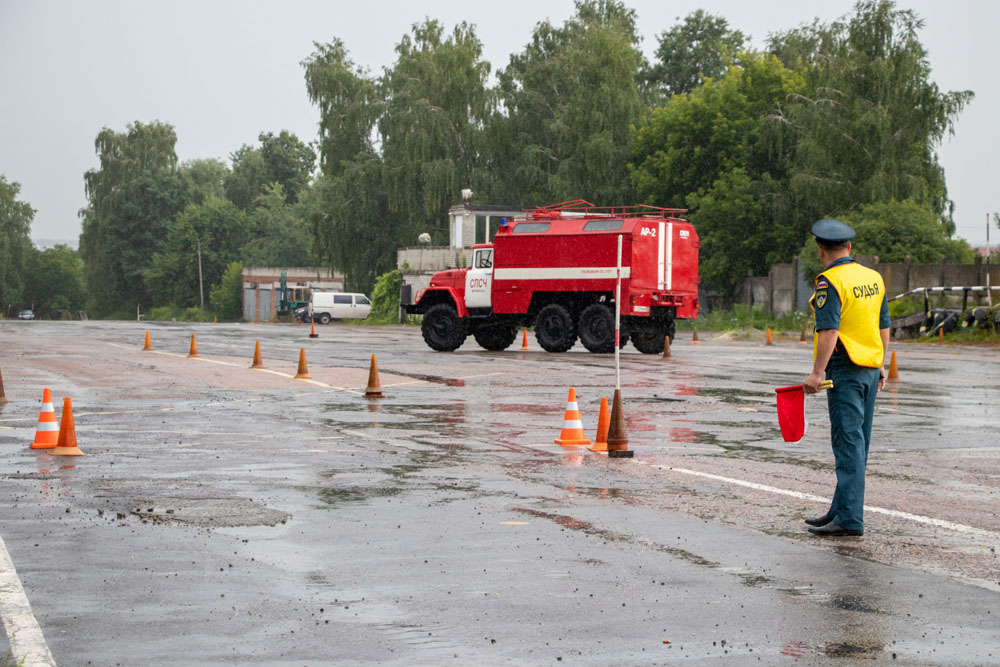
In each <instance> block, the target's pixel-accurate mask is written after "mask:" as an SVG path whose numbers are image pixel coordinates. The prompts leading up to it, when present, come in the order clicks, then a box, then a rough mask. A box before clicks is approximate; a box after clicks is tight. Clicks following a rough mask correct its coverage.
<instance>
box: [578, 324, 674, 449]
mask: <svg viewBox="0 0 1000 667" xmlns="http://www.w3.org/2000/svg"><path fill="white" fill-rule="evenodd" d="M667 340H670V339H669V338H668V339H667ZM610 425H611V415H610V414H609V413H608V399H606V398H604V397H603V396H602V397H601V411H600V412H599V413H598V414H597V435H595V436H594V445H593V446H592V447H588V448H587V449H589V450H590V451H592V452H606V451H608V426H610Z"/></svg>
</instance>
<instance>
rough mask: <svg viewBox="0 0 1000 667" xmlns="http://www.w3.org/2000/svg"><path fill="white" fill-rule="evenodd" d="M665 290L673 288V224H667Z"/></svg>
mask: <svg viewBox="0 0 1000 667" xmlns="http://www.w3.org/2000/svg"><path fill="white" fill-rule="evenodd" d="M666 243H667V274H666V282H667V290H672V289H673V288H674V223H672V222H668V223H667V239H666Z"/></svg>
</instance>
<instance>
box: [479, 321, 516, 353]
mask: <svg viewBox="0 0 1000 667" xmlns="http://www.w3.org/2000/svg"><path fill="white" fill-rule="evenodd" d="M472 335H473V337H474V338H475V339H476V342H477V343H479V346H480V347H482V348H483V349H484V350H490V351H491V352H500V351H502V350H506V349H507V348H508V347H510V345H511V343H513V342H514V341H515V340H516V339H517V327H516V326H500V325H498V326H492V327H483V328H481V329H477V330H476V331H474V332H473V334H472Z"/></svg>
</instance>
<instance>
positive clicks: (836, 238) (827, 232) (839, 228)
mask: <svg viewBox="0 0 1000 667" xmlns="http://www.w3.org/2000/svg"><path fill="white" fill-rule="evenodd" d="M809 231H810V232H812V235H813V236H815V237H816V240H817V241H824V242H826V243H844V242H845V241H850V240H851V239H853V238H854V230H853V229H851V228H850V227H849V226H847V225H845V224H844V223H842V222H841V221H840V220H834V219H833V218H823V219H822V220H820V221H819V222H816V223H814V224H813V226H812V229H811V230H809Z"/></svg>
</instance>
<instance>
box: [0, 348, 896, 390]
mask: <svg viewBox="0 0 1000 667" xmlns="http://www.w3.org/2000/svg"><path fill="white" fill-rule="evenodd" d="M889 379H890V380H898V379H899V367H898V366H896V350H893V351H892V357H891V358H890V360H889ZM2 393H3V387H2V386H0V394H2Z"/></svg>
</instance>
